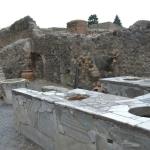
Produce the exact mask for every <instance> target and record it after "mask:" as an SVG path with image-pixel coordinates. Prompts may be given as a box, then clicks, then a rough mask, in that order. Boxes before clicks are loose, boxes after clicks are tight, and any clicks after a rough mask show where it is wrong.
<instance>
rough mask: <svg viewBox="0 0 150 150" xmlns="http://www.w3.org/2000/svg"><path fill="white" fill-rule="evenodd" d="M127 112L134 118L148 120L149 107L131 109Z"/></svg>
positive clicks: (149, 115)
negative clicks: (138, 117)
mask: <svg viewBox="0 0 150 150" xmlns="http://www.w3.org/2000/svg"><path fill="white" fill-rule="evenodd" d="M129 112H130V113H131V114H134V115H136V116H140V117H147V118H150V106H145V107H135V108H131V109H130V110H129Z"/></svg>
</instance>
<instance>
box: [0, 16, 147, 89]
mask: <svg viewBox="0 0 150 150" xmlns="http://www.w3.org/2000/svg"><path fill="white" fill-rule="evenodd" d="M24 20H26V21H24ZM24 23H25V25H24ZM149 24H150V23H149V21H144V22H143V21H142V23H141V22H137V23H135V24H134V25H133V26H131V27H130V28H128V29H122V30H118V31H107V32H106V31H104V32H100V33H99V32H98V33H96V31H95V33H94V34H72V33H69V32H67V31H65V30H64V31H63V32H57V31H55V32H53V31H52V30H51V31H49V30H44V29H40V28H38V27H37V26H36V24H35V22H34V21H33V20H32V19H28V17H27V18H25V19H23V20H22V19H21V21H20V22H19V21H17V22H16V23H15V24H13V25H12V26H11V27H9V28H7V29H4V30H1V31H0V53H1V56H0V62H1V63H2V67H3V68H4V72H5V73H6V78H13V77H18V76H19V75H20V71H21V70H22V69H23V68H24V67H26V66H27V64H28V61H29V60H27V59H26V58H24V57H25V55H24V50H23V49H24V48H23V47H24V44H21V45H20V44H19V43H16V41H17V40H18V39H24V38H26V37H28V38H30V43H31V44H30V45H31V46H30V50H29V51H30V52H32V54H31V56H32V57H31V58H32V60H31V62H32V67H33V68H32V69H33V71H34V73H35V76H36V78H44V79H47V80H50V81H53V82H57V83H61V84H63V85H69V86H72V87H81V88H87V89H91V88H92V87H93V84H94V85H96V84H97V81H98V79H99V78H101V77H109V76H120V75H136V76H149V75H150V72H149V70H150V59H149V57H150V51H149V49H150V44H149V39H150V28H149ZM18 26H19V27H18ZM27 28H28V29H27ZM12 29H13V30H12ZM12 42H13V43H16V44H15V46H12V47H11V48H10V45H11V44H12V45H14V44H13V43H12ZM7 46H8V47H9V48H7ZM4 49H5V50H4ZM6 49H7V50H6ZM8 49H11V50H8ZM12 64H13V66H14V71H12V69H10V68H12ZM22 66H23V67H22ZM7 70H11V71H7Z"/></svg>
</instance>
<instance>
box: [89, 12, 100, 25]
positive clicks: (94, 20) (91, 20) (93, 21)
mask: <svg viewBox="0 0 150 150" xmlns="http://www.w3.org/2000/svg"><path fill="white" fill-rule="evenodd" d="M92 24H98V18H97V15H96V14H93V15H91V16H89V18H88V25H92Z"/></svg>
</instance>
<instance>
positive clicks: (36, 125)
mask: <svg viewBox="0 0 150 150" xmlns="http://www.w3.org/2000/svg"><path fill="white" fill-rule="evenodd" d="M72 91H73V92H74V93H82V94H88V95H89V98H87V99H86V100H82V101H68V100H67V99H66V98H65V95H64V93H58V92H54V91H53V92H46V93H44V92H37V91H33V90H28V89H17V90H13V106H14V115H15V122H16V129H17V131H19V132H20V133H22V134H23V135H25V136H26V137H27V138H29V139H31V140H32V141H34V142H35V143H37V144H39V145H40V146H42V147H43V148H44V149H45V150H134V149H136V150H149V147H150V143H149V140H150V134H149V132H147V131H146V132H144V131H143V130H140V129H138V130H137V128H136V127H135V124H136V123H137V122H138V119H139V118H138V117H137V118H138V119H137V120H136V117H135V116H134V117H135V118H134V119H131V118H126V117H123V116H122V117H121V116H118V115H115V114H113V115H114V116H117V120H120V121H116V120H114V116H113V115H112V116H113V117H112V116H111V115H110V114H111V113H110V112H108V110H109V109H111V107H112V109H111V110H113V107H114V106H116V105H119V102H121V103H122V102H123V101H125V100H127V101H131V100H130V99H126V98H123V97H119V96H113V95H107V94H103V93H97V92H90V91H86V90H78V89H77V90H72ZM72 91H71V92H72ZM71 92H69V93H68V94H71ZM118 101H119V102H118ZM121 106H122V105H121ZM119 108H121V107H119ZM125 108H126V107H125ZM121 110H123V109H122V108H121ZM106 116H107V117H106ZM108 116H109V117H108ZM131 116H132V115H131ZM112 118H113V119H112ZM129 122H130V123H129ZM129 124H132V125H129Z"/></svg>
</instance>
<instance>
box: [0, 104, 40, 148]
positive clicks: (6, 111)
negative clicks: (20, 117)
mask: <svg viewBox="0 0 150 150" xmlns="http://www.w3.org/2000/svg"><path fill="white" fill-rule="evenodd" d="M0 150H42V149H41V148H40V147H39V146H38V145H36V144H34V143H33V142H31V141H30V140H28V139H26V138H25V137H24V136H22V135H20V134H18V133H17V132H16V130H15V129H14V122H13V108H12V106H11V105H5V104H0Z"/></svg>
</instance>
